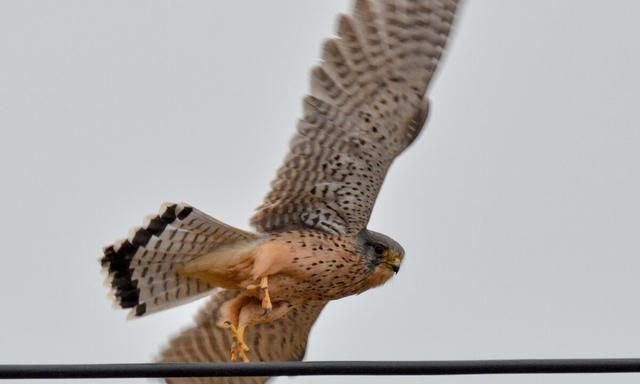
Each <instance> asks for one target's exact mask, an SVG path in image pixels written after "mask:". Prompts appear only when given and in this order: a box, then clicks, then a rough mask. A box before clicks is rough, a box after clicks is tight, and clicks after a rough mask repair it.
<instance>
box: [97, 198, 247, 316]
mask: <svg viewBox="0 0 640 384" xmlns="http://www.w3.org/2000/svg"><path fill="white" fill-rule="evenodd" d="M255 239H256V236H255V235H254V234H252V233H249V232H245V231H242V230H240V229H237V228H234V227H231V226H229V225H226V224H224V223H222V222H220V221H218V220H216V219H214V218H213V217H210V216H208V215H207V214H205V213H203V212H201V211H199V210H197V209H195V208H193V207H191V206H189V205H187V204H184V203H181V204H171V203H165V204H163V206H162V208H161V209H160V213H159V214H157V215H152V216H149V217H147V219H146V220H145V222H144V225H143V226H142V227H138V228H134V229H133V230H132V231H131V232H130V234H129V237H128V238H126V239H123V240H120V241H117V242H115V243H114V244H113V245H109V246H107V247H105V248H104V251H103V256H102V258H101V259H100V263H101V264H102V268H103V271H104V272H105V273H106V274H107V278H106V281H105V283H106V284H107V286H108V288H109V289H110V292H111V296H112V298H113V301H114V305H115V306H116V307H118V308H131V312H130V313H129V317H130V318H133V317H140V316H144V315H147V314H150V313H153V312H157V311H160V310H163V309H167V308H171V307H174V306H176V305H180V304H184V303H186V302H189V301H193V300H195V299H198V298H200V297H202V296H204V295H206V294H208V293H209V292H210V291H211V290H212V289H214V288H215V286H214V285H212V284H210V283H208V282H206V281H202V280H200V279H197V278H193V277H189V276H183V275H180V274H179V273H178V271H179V270H180V268H181V267H182V266H184V265H185V264H186V263H188V262H190V261H193V260H195V259H197V258H199V257H201V256H204V255H207V254H210V253H211V252H213V251H215V250H217V249H219V248H221V247H223V246H228V245H232V244H239V243H242V242H252V241H253V240H255Z"/></svg>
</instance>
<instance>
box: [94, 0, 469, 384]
mask: <svg viewBox="0 0 640 384" xmlns="http://www.w3.org/2000/svg"><path fill="white" fill-rule="evenodd" d="M457 3H458V2H457V1H455V0H379V1H374V0H357V1H356V2H355V7H354V11H353V14H352V16H341V17H340V18H339V21H338V33H337V34H338V36H337V37H335V38H332V39H329V40H328V41H327V42H326V43H325V44H324V49H323V53H322V59H323V61H322V62H321V63H320V64H319V65H318V66H317V67H315V68H314V69H313V71H312V73H311V92H310V95H309V96H307V97H306V98H305V99H304V103H303V107H304V113H303V117H302V119H300V121H299V123H298V127H297V132H296V134H295V135H294V137H293V139H292V140H291V144H290V151H289V154H288V155H287V157H286V159H285V161H284V164H283V165H282V167H281V168H280V169H279V170H278V172H277V175H276V178H275V180H274V181H273V183H272V188H271V191H270V192H269V193H268V195H267V197H266V198H265V201H264V203H263V204H262V205H261V206H260V207H259V208H258V210H257V212H256V214H255V215H254V216H253V218H252V219H251V224H252V225H253V226H254V227H255V228H256V229H257V233H251V232H245V231H242V230H239V229H237V228H233V227H231V226H229V225H226V224H224V223H222V222H220V221H218V220H216V219H214V218H212V217H210V216H208V215H206V214H205V213H203V212H201V211H199V210H197V209H195V208H193V207H191V206H189V205H187V204H167V205H165V206H163V208H162V209H161V212H160V213H159V214H158V215H155V216H152V217H150V218H149V219H148V220H147V221H146V222H145V224H144V225H143V226H142V227H140V228H137V229H135V230H134V231H133V232H132V233H131V234H130V236H129V238H128V239H126V240H122V241H119V242H116V243H115V244H114V245H112V246H109V247H106V248H105V250H104V255H103V257H102V259H101V262H102V265H103V268H104V270H105V271H106V273H107V283H108V285H109V286H110V288H111V292H112V294H113V299H114V302H115V304H116V305H117V306H118V307H122V308H131V309H132V310H131V312H130V316H131V317H140V316H144V315H147V314H150V313H153V312H156V311H159V310H163V309H166V308H169V307H172V306H175V305H178V304H181V303H184V302H187V301H191V300H194V299H196V298H199V297H202V296H205V295H211V294H213V295H214V299H213V300H212V301H211V302H210V304H209V305H208V306H207V307H206V309H205V310H204V311H203V312H202V313H201V314H200V316H199V317H198V320H197V322H196V326H195V327H194V328H192V329H190V330H188V331H185V332H184V333H183V334H182V335H180V336H178V337H177V338H176V339H174V340H173V341H172V342H171V343H170V345H169V347H168V349H167V350H165V351H164V352H163V354H162V357H161V359H162V360H163V361H205V360H207V361H212V360H225V359H228V358H230V359H232V360H239V359H241V360H245V361H246V360H248V359H249V358H252V359H258V360H273V359H277V360H279V359H283V360H296V359H301V358H302V357H303V355H304V348H305V345H306V337H307V334H308V332H309V329H310V327H311V325H312V324H313V322H314V321H315V319H316V317H317V316H318V314H319V313H320V311H321V309H322V308H323V307H324V305H325V304H326V303H327V302H328V301H331V300H335V299H338V298H341V297H345V296H349V295H353V294H357V293H361V292H364V291H366V290H367V289H370V288H372V287H375V286H378V285H381V284H383V283H384V282H386V281H387V280H388V279H389V278H390V277H391V276H392V275H393V273H394V272H397V271H398V269H399V267H400V263H401V261H402V258H403V256H404V250H403V249H402V247H401V246H400V245H399V244H398V243H396V242H395V241H393V240H392V239H391V238H389V237H387V236H385V235H382V234H379V233H376V232H373V231H370V230H368V229H367V228H366V226H367V223H368V221H369V216H370V214H371V211H372V209H373V205H374V203H375V200H376V197H377V195H378V192H379V191H380V188H381V186H382V182H383V180H384V178H385V176H386V173H387V171H388V169H389V167H390V165H391V163H392V162H393V160H394V159H395V158H396V156H398V155H399V154H400V153H401V152H402V151H404V150H405V149H406V148H407V147H408V146H409V145H410V144H411V143H412V142H413V141H414V140H415V139H416V137H417V136H418V135H419V133H420V131H421V130H422V127H423V126H424V124H425V121H426V119H427V116H428V111H429V103H428V99H427V98H426V96H425V92H426V90H427V87H428V85H429V83H430V81H431V79H432V78H433V75H434V72H435V70H436V67H437V64H438V62H439V60H440V57H441V55H442V52H443V49H444V46H445V43H446V40H447V36H448V34H449V31H450V29H451V26H452V23H453V20H454V16H455V11H456V9H457ZM272 338H273V339H272ZM278 340H280V341H278ZM278 342H279V343H280V348H279V349H278ZM289 343H291V344H289ZM216 348H217V349H216ZM221 349H222V350H226V351H229V349H230V350H231V353H230V355H225V354H224V353H221V352H220V350H221ZM246 380H249V379H246ZM172 382H178V381H176V380H172ZM180 382H182V381H180ZM215 382H224V381H215ZM229 382H234V383H237V382H245V381H233V380H231V381H229ZM247 382H251V381H247ZM257 382H259V381H257Z"/></svg>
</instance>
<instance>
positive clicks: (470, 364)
mask: <svg viewBox="0 0 640 384" xmlns="http://www.w3.org/2000/svg"><path fill="white" fill-rule="evenodd" d="M616 372H640V359H560V360H551V359H536V360H466V361H464V360H463V361H319V362H315V361H308V362H263V363H187V364H183V363H162V364H63V365H35V364H25V365H0V380H2V379H81V378H84V379H86V378H91V379H107V378H145V377H149V378H151V377H156V378H157V377H232V376H318V375H497V374H539V373H616Z"/></svg>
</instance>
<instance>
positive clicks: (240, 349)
mask: <svg viewBox="0 0 640 384" xmlns="http://www.w3.org/2000/svg"><path fill="white" fill-rule="evenodd" d="M225 325H228V327H229V332H231V337H232V338H233V345H232V346H231V361H237V360H238V358H239V359H240V360H242V361H243V362H245V363H248V362H249V357H248V356H247V352H248V351H249V346H248V345H247V344H246V343H245V342H244V327H240V328H239V329H238V328H236V327H235V326H234V325H233V324H231V323H230V322H228V321H225Z"/></svg>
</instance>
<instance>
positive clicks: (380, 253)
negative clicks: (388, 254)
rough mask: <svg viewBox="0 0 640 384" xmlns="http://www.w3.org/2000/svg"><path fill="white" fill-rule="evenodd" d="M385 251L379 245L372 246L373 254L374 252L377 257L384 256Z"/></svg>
mask: <svg viewBox="0 0 640 384" xmlns="http://www.w3.org/2000/svg"><path fill="white" fill-rule="evenodd" d="M386 250H387V249H386V248H385V247H384V246H382V245H380V244H376V245H374V246H373V252H375V253H376V255H378V256H384V253H385V251H386Z"/></svg>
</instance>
